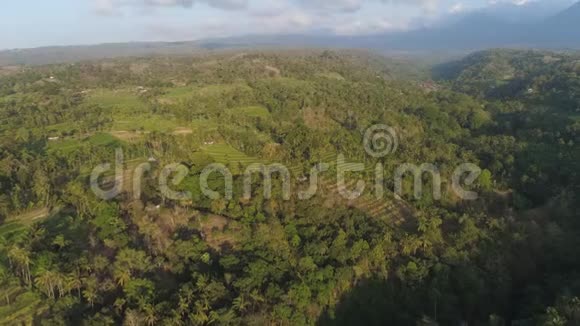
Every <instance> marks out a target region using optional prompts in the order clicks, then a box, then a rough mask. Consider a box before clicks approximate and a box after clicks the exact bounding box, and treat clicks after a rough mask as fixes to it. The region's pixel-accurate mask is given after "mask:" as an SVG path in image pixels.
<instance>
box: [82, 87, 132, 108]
mask: <svg viewBox="0 0 580 326" xmlns="http://www.w3.org/2000/svg"><path fill="white" fill-rule="evenodd" d="M87 102H88V103H92V104H98V105H101V106H104V107H108V108H115V109H138V108H140V107H142V106H143V102H141V100H139V96H138V95H137V93H136V92H135V91H133V90H130V89H118V90H110V89H95V90H92V91H91V92H90V94H89V96H88V98H87Z"/></svg>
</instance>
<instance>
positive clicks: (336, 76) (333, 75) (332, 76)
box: [316, 72, 344, 80]
mask: <svg viewBox="0 0 580 326" xmlns="http://www.w3.org/2000/svg"><path fill="white" fill-rule="evenodd" d="M316 75H317V76H319V77H323V78H328V79H334V80H344V77H343V76H342V75H341V74H339V73H337V72H321V73H317V74H316Z"/></svg>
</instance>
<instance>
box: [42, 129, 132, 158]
mask: <svg viewBox="0 0 580 326" xmlns="http://www.w3.org/2000/svg"><path fill="white" fill-rule="evenodd" d="M119 142H120V140H119V139H117V138H115V137H114V136H113V135H111V134H108V133H98V134H95V135H92V136H90V137H88V138H85V139H74V138H69V139H63V140H59V141H51V142H49V143H48V151H49V152H54V151H61V152H64V153H72V152H74V151H75V150H78V149H79V148H80V147H83V146H86V145H94V146H118V145H120V143H119Z"/></svg>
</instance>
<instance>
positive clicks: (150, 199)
mask: <svg viewBox="0 0 580 326" xmlns="http://www.w3.org/2000/svg"><path fill="white" fill-rule="evenodd" d="M575 58H576V57H574V56H573V55H570V54H564V53H552V52H535V51H502V50H494V51H487V52H479V53H476V54H473V55H470V56H468V57H467V58H465V59H463V60H460V61H459V63H455V64H452V65H448V66H446V67H449V66H452V68H453V69H449V70H446V71H445V72H447V74H445V77H446V78H447V79H441V80H437V81H433V80H431V79H430V78H429V76H428V74H427V71H423V70H422V69H420V68H418V67H421V66H420V65H418V64H417V63H416V62H413V61H410V60H399V59H393V58H386V57H383V56H380V55H375V54H372V53H367V52H364V51H332V50H318V49H308V50H303V49H293V50H287V51H282V50H276V51H273V50H272V51H256V50H254V51H242V50H236V51H233V50H229V51H219V52H212V53H198V54H196V55H188V56H154V57H144V58H112V59H102V60H96V61H84V62H80V63H76V64H55V65H45V66H37V67H24V68H18V69H16V70H13V71H11V72H10V73H8V74H6V75H1V76H0V120H1V121H2V124H1V125H0V294H1V295H0V324H7V325H16V324H50V325H53V324H64V325H84V324H87V325H89V324H90V325H107V324H126V325H157V324H159V325H209V324H219V325H267V324H272V325H274V324H276V325H317V324H318V325H343V324H356V323H359V324H370V325H417V324H420V325H435V324H440V325H458V324H470V325H484V324H492V325H501V324H516V323H519V324H525V323H528V324H540V325H549V322H551V321H554V320H558V321H565V322H564V323H563V324H562V325H567V324H566V323H568V324H569V325H575V324H578V322H579V320H578V316H577V314H576V313H575V312H576V311H578V309H579V308H578V307H579V303H580V300H578V297H580V278H579V277H578V273H577V271H578V270H580V262H579V261H578V259H577V258H576V257H578V255H579V254H580V246H579V245H578V244H579V243H578V242H579V239H580V236H579V235H580V223H579V221H580V216H579V215H578V212H580V207H579V204H580V197H579V196H580V188H579V186H580V175H579V173H578V172H579V170H578V162H579V161H580V150H579V145H580V119H579V118H578V114H577V112H576V111H574V110H572V109H571V107H568V106H562V105H561V102H557V101H555V97H552V96H551V94H560V93H559V92H562V94H566V96H568V97H567V99H570V100H571V101H577V100H578V93H577V85H578V84H577V80H578V78H577V75H575V74H576V73H577V70H576V69H577V67H578V65H577V61H575V60H576V59H575ZM516 81H518V82H517V83H516ZM528 81H529V82H530V83H532V86H534V87H535V85H537V87H538V93H537V94H538V96H537V97H536V96H533V97H531V98H530V97H527V96H524V95H522V94H520V93H519V92H517V91H516V92H512V93H510V92H503V91H502V92H501V94H496V93H495V92H494V91H493V87H492V86H491V85H498V86H496V88H498V87H503V85H504V84H505V85H508V84H509V85H510V86H509V87H510V88H514V89H520V88H517V87H516V86H518V85H519V83H520V82H525V83H527V82H528ZM505 87H507V86H505ZM518 87H519V86H518ZM522 87H524V89H525V87H530V86H529V85H528V84H524V85H523V86H522ZM539 90H541V91H542V92H545V91H550V92H552V93H548V94H550V96H541V94H542V93H539ZM552 90H553V91H552ZM534 94H536V93H534ZM531 104H533V105H531ZM385 127H388V128H385ZM375 128H379V129H378V130H379V131H381V132H382V133H379V134H372V133H371V134H370V135H369V130H370V131H373V130H374V129H375ZM381 128H382V129H381ZM381 152H382V153H381ZM120 153H122V155H121V154H120ZM120 156H122V160H121V159H120ZM115 160H118V162H115ZM355 162H359V163H358V164H359V165H361V166H362V169H360V168H359V165H357V164H356V163H355ZM106 163H109V164H110V165H103V164H106ZM319 163H328V165H327V171H323V172H320V173H318V170H317V169H315V168H316V167H320V165H318V164H319ZM466 163H469V164H471V165H469V166H470V167H471V170H467V171H464V170H462V169H461V168H462V167H465V164H466ZM262 164H263V165H270V164H278V165H273V167H274V168H277V169H278V172H276V173H273V176H272V178H271V179H265V178H264V177H263V176H262V174H263V173H265V171H267V170H266V167H265V166H263V165H262ZM408 164H414V165H417V166H421V165H422V164H430V165H427V166H431V167H432V168H433V169H435V170H436V171H435V172H438V174H437V173H435V172H434V171H433V170H429V169H427V170H429V171H431V172H433V176H430V173H429V171H426V172H425V171H423V172H425V173H423V172H421V171H420V170H419V171H418V176H415V179H414V178H413V176H412V174H413V173H407V174H404V177H401V178H399V177H398V175H399V172H400V171H401V170H400V168H401V167H403V168H404V167H409V165H408ZM474 165H475V166H476V167H478V169H474V168H473V166H474ZM281 166H283V167H286V168H287V170H288V171H287V172H288V174H289V176H290V177H289V180H288V182H287V183H284V180H285V178H284V176H285V175H286V174H285V171H284V169H283V168H281ZM256 167H257V168H256ZM423 167H425V166H423ZM208 169H209V170H208ZM345 169H346V170H348V171H350V170H349V169H352V170H353V171H350V172H345V174H344V178H345V180H344V184H341V182H340V179H341V178H340V174H339V171H342V172H344V171H343V170H345ZM355 170H356V171H355ZM208 171H209V172H211V173H209V174H208ZM220 171H221V172H220ZM252 171H254V172H256V173H253V174H252ZM280 171H281V172H280ZM458 171H459V174H460V175H461V176H462V177H460V178H459V181H458V180H457V173H458ZM462 172H478V173H477V177H476V178H474V179H472V180H471V181H473V182H469V181H465V178H464V177H463V176H472V174H469V175H466V174H465V173H463V174H462ZM248 175H251V176H252V177H251V180H249V181H248ZM436 175H439V176H440V179H441V184H439V183H438V182H437V180H438V178H437V177H436ZM315 176H318V177H319V179H317V180H315V179H314V178H315ZM228 180H231V185H232V187H231V193H229V192H228V191H229V190H228V187H226V186H225V182H228ZM268 180H269V181H268ZM312 180H314V181H312ZM421 180H424V181H425V182H424V185H425V187H424V189H423V191H414V190H417V189H416V188H414V187H415V186H416V181H421ZM203 181H205V183H204V182H203ZM270 181H271V182H270ZM312 182H313V183H312ZM361 182H362V183H363V184H364V185H365V187H364V189H361V188H360V187H359V186H360V184H361ZM458 183H459V186H460V187H461V188H462V189H463V190H462V191H458V189H457V186H458ZM313 184H314V185H316V188H317V191H316V192H315V193H314V194H311V192H308V191H307V190H312V189H309V188H311V187H312V186H313ZM248 185H249V186H251V187H250V189H249V190H248V189H247V188H248ZM266 186H271V187H272V191H271V193H268V192H267V191H264V190H263V189H264V188H263V187H266ZM438 186H440V187H438ZM287 187H289V188H290V191H289V194H288V196H286V189H287ZM357 187H359V188H358V189H357ZM439 188H440V190H441V191H440V193H438V191H437V189H439ZM95 189H97V190H100V191H96V190H95ZM109 190H118V191H117V192H114V191H113V192H110V193H109V192H108V191H109ZM208 190H209V191H208ZM465 191H469V192H475V193H476V194H477V198H475V199H474V198H467V197H466V196H465ZM216 193H217V194H218V195H216ZM309 195H312V196H309ZM468 199H469V200H468Z"/></svg>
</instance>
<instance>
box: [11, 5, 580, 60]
mask: <svg viewBox="0 0 580 326" xmlns="http://www.w3.org/2000/svg"><path fill="white" fill-rule="evenodd" d="M260 46H262V47H287V46H290V47H296V46H305V47H337V48H368V49H373V50H378V51H434V50H435V51H465V50H478V49H484V48H490V47H516V48H546V49H580V2H577V3H576V4H574V5H572V6H571V7H568V8H566V9H564V10H562V9H561V8H560V7H558V6H557V5H555V3H546V2H536V3H526V2H525V1H524V2H522V3H520V4H519V5H517V4H509V5H501V4H498V5H494V6H491V7H488V8H486V9H481V10H476V11H470V12H464V13H455V14H453V15H450V16H449V17H446V18H445V19H443V20H442V21H441V22H440V23H439V24H436V25H433V26H429V27H423V28H419V29H414V30H409V31H404V32H390V33H382V34H373V35H354V36H337V35H329V34H293V35H292V34H288V35H249V36H238V37H229V38H220V39H206V40H198V41H185V42H138V43H118V44H100V45H93V46H67V47H44V48H36V49H24V50H8V51H1V52H0V65H1V66H7V65H19V64H45V63H58V62H70V61H78V60H90V59H99V58H105V57H119V56H143V55H155V54H162V55H167V54H188V53H191V52H204V51H207V50H214V49H227V48H243V47H260Z"/></svg>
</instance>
